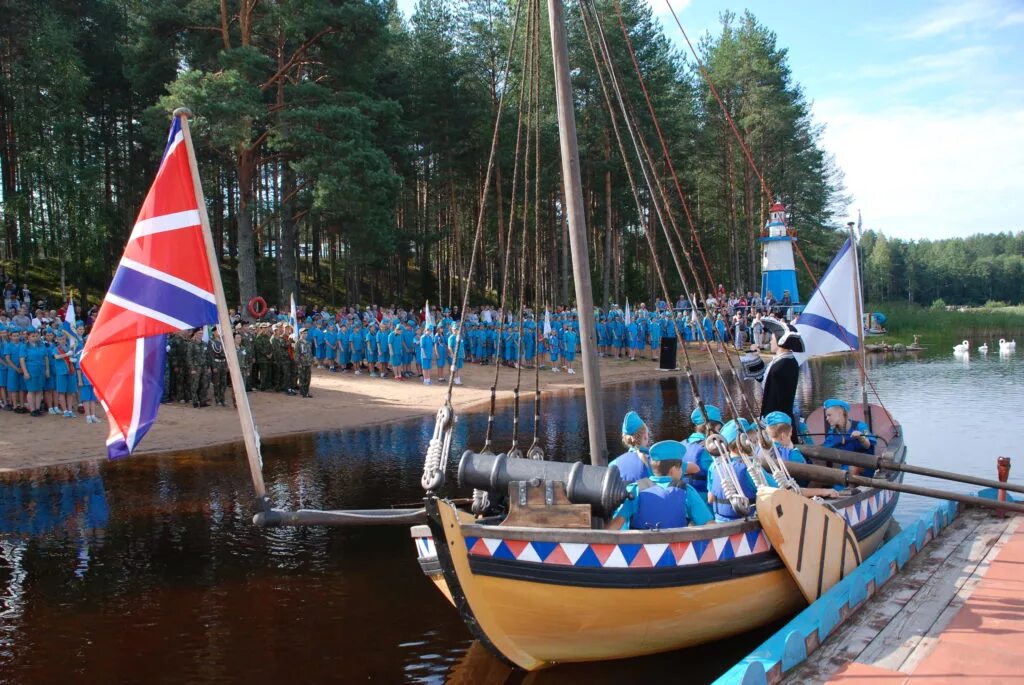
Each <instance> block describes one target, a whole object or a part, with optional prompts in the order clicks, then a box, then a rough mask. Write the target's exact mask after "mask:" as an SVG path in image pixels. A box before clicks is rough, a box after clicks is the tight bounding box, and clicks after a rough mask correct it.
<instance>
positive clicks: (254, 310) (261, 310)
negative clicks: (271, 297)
mask: <svg viewBox="0 0 1024 685" xmlns="http://www.w3.org/2000/svg"><path fill="white" fill-rule="evenodd" d="M268 311H269V308H268V307H267V301H266V300H264V299H263V298H262V297H260V296H259V295H257V296H256V297H254V298H252V299H251V300H249V313H250V314H252V315H253V316H254V317H256V318H257V319H262V318H263V317H264V316H266V315H267V312H268Z"/></svg>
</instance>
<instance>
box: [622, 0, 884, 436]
mask: <svg viewBox="0 0 1024 685" xmlns="http://www.w3.org/2000/svg"><path fill="white" fill-rule="evenodd" d="M665 5H666V6H667V7H668V9H669V12H671V14H672V18H673V19H674V20H675V22H676V26H678V27H679V31H680V32H681V33H682V34H683V38H684V39H685V40H686V44H687V46H689V48H690V53H691V54H692V55H693V59H694V60H695V61H696V63H697V66H698V68H699V69H700V73H701V76H702V77H703V78H704V81H705V82H706V83H707V84H708V88H709V89H710V90H711V92H712V93H713V94H714V96H715V100H716V101H717V102H718V106H719V107H720V108H721V110H722V114H723V115H724V116H725V119H726V121H727V122H728V123H729V127H730V128H731V129H732V132H733V135H734V136H735V137H736V141H737V142H738V143H739V145H740V148H741V149H742V150H743V154H744V156H745V157H746V158H747V163H748V164H749V165H750V169H751V171H753V172H754V174H755V175H756V176H757V178H758V180H759V181H760V183H761V188H762V189H763V190H764V192H765V194H766V195H767V197H768V199H769V200H770V199H771V198H772V193H771V188H770V187H769V186H768V182H767V181H766V180H765V178H764V174H762V173H761V169H760V168H759V167H758V166H757V163H756V162H755V161H754V156H753V155H752V154H751V152H750V147H749V146H748V145H747V141H746V140H745V139H744V138H743V136H742V135H740V132H739V129H737V128H736V122H735V121H734V120H733V118H732V115H731V114H729V110H728V108H727V107H726V106H725V103H724V102H723V101H722V97H721V96H720V95H719V94H718V89H717V88H716V87H715V82H714V80H713V79H712V78H711V74H710V72H708V70H707V67H706V66H705V65H704V62H703V61H702V60H701V58H700V55H698V54H697V50H696V48H694V47H693V43H692V42H691V41H690V36H689V35H687V33H686V29H684V28H683V23H682V22H681V21H680V20H679V15H678V14H677V13H676V10H675V8H674V7H673V6H672V2H671V0H665ZM615 6H616V8H618V6H619V3H618V0H615ZM620 20H621V13H620ZM623 30H625V29H623ZM637 73H638V74H639V71H638V72H637ZM652 115H653V112H652ZM793 247H794V248H795V249H796V253H797V255H798V256H799V257H800V261H801V262H802V263H803V265H804V268H805V269H806V270H807V275H808V276H810V278H811V281H812V282H813V283H814V287H815V289H816V290H817V289H818V279H817V277H816V276H815V275H814V272H813V271H812V270H811V265H810V264H809V263H808V262H807V258H806V257H805V256H804V252H803V250H802V249H800V245H799V243H797V242H795V241H794V242H793ZM853 247H854V249H856V248H857V246H856V244H854V246H853ZM822 301H823V302H824V303H825V306H826V307H827V308H828V310H829V314H830V315H831V316H832V319H833V320H834V321H835V323H836V324H840V322H839V320H838V319H837V318H836V316H835V313H834V312H833V311H832V306H831V305H830V304H829V303H828V299H826V298H825V296H824V294H822ZM861 344H863V342H862V343H861ZM850 350H851V351H856V350H854V349H853V347H852V346H851V347H850ZM854 358H855V360H856V362H857V366H858V367H859V369H860V373H861V374H862V377H863V378H864V380H865V382H866V383H867V384H868V385H870V386H871V391H872V392H873V393H874V394H875V399H877V400H878V404H879V405H880V406H881V407H882V410H883V411H884V412H885V413H886V414H887V415H888V416H889V418H890V419H891V418H892V414H891V413H890V412H889V409H888V408H887V407H886V406H885V402H884V401H883V400H882V396H881V395H880V394H879V393H878V388H877V387H875V384H874V382H873V381H872V380H871V376H870V374H869V373H868V370H867V367H866V366H865V364H864V360H863V359H861V358H860V357H858V356H857V355H854Z"/></svg>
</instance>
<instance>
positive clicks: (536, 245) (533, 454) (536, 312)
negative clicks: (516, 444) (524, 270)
mask: <svg viewBox="0 0 1024 685" xmlns="http://www.w3.org/2000/svg"><path fill="white" fill-rule="evenodd" d="M534 4H535V5H536V15H537V17H538V19H539V18H540V0H534ZM533 40H534V48H533V50H534V54H536V55H537V59H535V60H534V77H533V88H534V118H535V122H534V125H535V127H536V134H535V135H534V139H533V140H534V153H533V164H534V171H533V198H534V201H533V322H534V328H533V331H532V333H531V335H532V336H533V349H534V359H533V442H532V443H531V444H530V448H529V449H528V450H526V456H527V458H529V459H537V460H543V459H544V448H543V447H541V446H540V362H541V357H540V350H541V346H540V345H539V344H538V341H537V331H538V327H539V326H540V325H541V323H540V304H541V283H540V31H539V30H537V31H535V32H534V34H533Z"/></svg>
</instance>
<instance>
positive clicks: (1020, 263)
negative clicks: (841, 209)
mask: <svg viewBox="0 0 1024 685" xmlns="http://www.w3.org/2000/svg"><path fill="white" fill-rule="evenodd" d="M860 244H861V248H862V250H863V255H864V257H863V259H864V266H863V268H864V286H865V294H866V295H867V299H868V300H869V301H872V302H884V301H887V300H897V299H906V300H908V301H910V302H914V303H918V304H924V305H927V304H931V303H932V302H934V301H935V300H938V299H941V300H944V301H945V302H946V303H947V304H951V305H952V304H957V305H961V304H962V305H980V304H985V303H986V302H993V301H994V302H1006V303H1008V304H1020V303H1024V232H1017V233H997V234H987V235H973V236H970V237H968V238H948V239H945V240H911V241H907V240H900V239H898V238H887V237H886V236H884V235H882V234H881V233H876V232H875V231H866V232H865V233H864V235H863V237H862V238H861V241H860Z"/></svg>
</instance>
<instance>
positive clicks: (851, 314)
mask: <svg viewBox="0 0 1024 685" xmlns="http://www.w3.org/2000/svg"><path fill="white" fill-rule="evenodd" d="M853 256H854V255H853V241H852V240H850V239H849V238H847V240H846V242H845V243H843V247H842V249H840V250H839V254H837V255H836V257H835V259H833V260H832V264H831V265H829V267H828V271H826V272H825V275H824V276H822V278H821V281H820V282H819V283H818V289H817V290H815V291H814V294H813V295H811V299H810V301H809V302H808V303H807V306H806V307H805V308H804V310H803V311H802V312H801V313H800V316H799V317H798V318H797V320H796V322H795V323H796V328H797V330H798V331H800V337H801V338H803V342H804V352H797V353H795V356H796V359H797V361H798V362H800V363H801V364H803V363H804V362H805V361H807V359H809V358H810V357H817V356H819V355H823V354H828V353H829V352H849V351H851V350H859V349H860V341H859V340H858V339H857V291H858V289H857V288H856V287H855V285H854V284H855V283H856V281H855V279H856V278H857V274H856V273H855V271H854V261H853Z"/></svg>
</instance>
